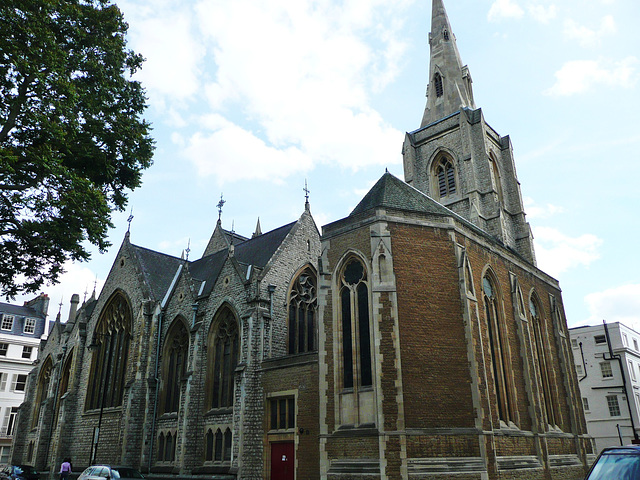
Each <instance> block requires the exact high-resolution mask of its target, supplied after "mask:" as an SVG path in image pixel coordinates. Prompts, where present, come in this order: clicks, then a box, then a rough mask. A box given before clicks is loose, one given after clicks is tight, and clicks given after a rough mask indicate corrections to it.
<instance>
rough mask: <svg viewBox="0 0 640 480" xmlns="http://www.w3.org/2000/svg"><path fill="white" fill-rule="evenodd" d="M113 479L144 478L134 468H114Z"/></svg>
mask: <svg viewBox="0 0 640 480" xmlns="http://www.w3.org/2000/svg"><path fill="white" fill-rule="evenodd" d="M111 474H112V475H111V477H112V478H144V477H143V476H142V474H141V473H140V472H138V471H137V470H136V469H134V468H122V467H118V468H112V469H111Z"/></svg>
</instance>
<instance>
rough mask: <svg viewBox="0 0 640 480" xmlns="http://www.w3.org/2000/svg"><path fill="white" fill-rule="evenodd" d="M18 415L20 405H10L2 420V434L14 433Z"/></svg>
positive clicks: (0, 431)
mask: <svg viewBox="0 0 640 480" xmlns="http://www.w3.org/2000/svg"><path fill="white" fill-rule="evenodd" d="M17 416H18V407H8V408H7V409H6V410H5V412H4V419H3V420H2V427H1V428H0V434H2V435H7V436H11V435H13V429H14V427H15V425H16V417H17Z"/></svg>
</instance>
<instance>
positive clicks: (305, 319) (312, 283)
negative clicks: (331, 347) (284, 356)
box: [289, 267, 318, 354]
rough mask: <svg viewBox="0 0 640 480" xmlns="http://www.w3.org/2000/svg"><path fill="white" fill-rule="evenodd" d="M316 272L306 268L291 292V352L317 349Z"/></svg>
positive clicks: (296, 280) (294, 283)
mask: <svg viewBox="0 0 640 480" xmlns="http://www.w3.org/2000/svg"><path fill="white" fill-rule="evenodd" d="M317 297H318V291H317V279H316V274H315V272H314V271H313V270H312V269H311V268H310V267H307V268H305V269H304V270H303V271H302V273H300V275H298V277H297V278H296V279H295V281H294V282H293V285H292V287H291V292H290V293H289V354H296V353H304V352H312V351H315V350H316V348H317V347H316V310H317V307H318V298H317Z"/></svg>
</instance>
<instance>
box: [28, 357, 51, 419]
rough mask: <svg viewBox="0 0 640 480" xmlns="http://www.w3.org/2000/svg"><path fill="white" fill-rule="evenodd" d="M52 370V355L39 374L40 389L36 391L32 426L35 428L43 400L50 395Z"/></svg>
mask: <svg viewBox="0 0 640 480" xmlns="http://www.w3.org/2000/svg"><path fill="white" fill-rule="evenodd" d="M52 372H53V362H52V361H51V357H47V359H46V360H45V361H44V363H43V364H42V368H41V369H40V375H39V376H38V389H37V392H36V402H35V405H34V407H33V418H32V421H31V428H34V427H35V426H36V425H38V421H39V420H40V408H41V406H42V402H44V401H45V400H46V399H47V397H48V396H49V385H50V384H51V374H52Z"/></svg>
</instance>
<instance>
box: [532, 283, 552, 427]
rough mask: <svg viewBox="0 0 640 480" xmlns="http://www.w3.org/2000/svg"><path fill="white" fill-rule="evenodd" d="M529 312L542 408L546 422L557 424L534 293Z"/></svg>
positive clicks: (540, 319)
mask: <svg viewBox="0 0 640 480" xmlns="http://www.w3.org/2000/svg"><path fill="white" fill-rule="evenodd" d="M529 312H530V313H531V326H532V328H533V336H534V349H535V355H536V358H537V362H538V372H539V373H538V375H539V378H540V381H541V383H542V385H541V386H542V391H541V397H542V398H541V401H542V404H543V410H544V412H545V413H546V415H547V423H549V424H550V425H557V424H558V422H557V419H556V412H555V402H554V399H553V397H552V390H551V378H550V376H549V368H550V365H549V359H548V358H547V354H546V349H545V345H547V344H548V343H549V342H548V341H547V338H546V335H545V333H546V326H545V322H544V318H543V317H542V309H541V308H540V301H539V299H538V298H537V296H536V295H535V293H534V294H533V295H531V298H530V299H529Z"/></svg>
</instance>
